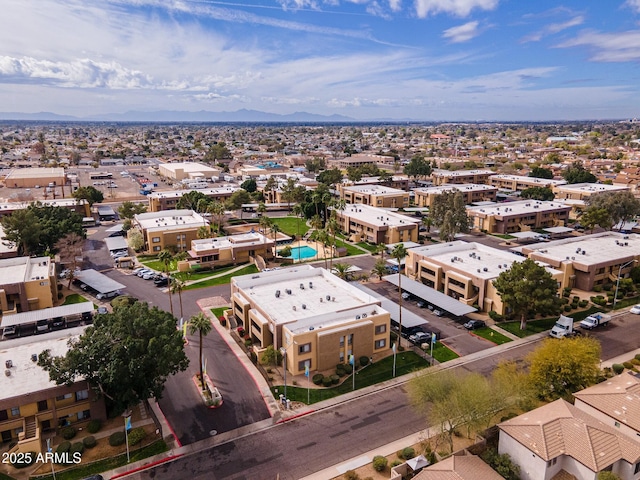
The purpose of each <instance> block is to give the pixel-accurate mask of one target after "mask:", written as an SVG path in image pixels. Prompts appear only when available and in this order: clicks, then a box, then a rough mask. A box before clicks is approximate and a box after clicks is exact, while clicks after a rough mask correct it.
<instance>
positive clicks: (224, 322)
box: [220, 318, 227, 327]
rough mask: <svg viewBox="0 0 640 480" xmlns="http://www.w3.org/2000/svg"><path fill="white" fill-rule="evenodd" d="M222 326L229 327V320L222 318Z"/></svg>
mask: <svg viewBox="0 0 640 480" xmlns="http://www.w3.org/2000/svg"><path fill="white" fill-rule="evenodd" d="M220 325H222V326H223V327H226V326H227V319H226V318H220Z"/></svg>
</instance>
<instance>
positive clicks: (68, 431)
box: [62, 427, 76, 440]
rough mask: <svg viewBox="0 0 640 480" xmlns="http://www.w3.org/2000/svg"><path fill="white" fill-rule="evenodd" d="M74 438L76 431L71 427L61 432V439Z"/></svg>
mask: <svg viewBox="0 0 640 480" xmlns="http://www.w3.org/2000/svg"><path fill="white" fill-rule="evenodd" d="M75 436H76V429H75V428H73V427H67V428H65V429H64V430H62V438H64V439H65V440H71V439H72V438H73V437H75Z"/></svg>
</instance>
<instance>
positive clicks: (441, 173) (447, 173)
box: [432, 169, 496, 177]
mask: <svg viewBox="0 0 640 480" xmlns="http://www.w3.org/2000/svg"><path fill="white" fill-rule="evenodd" d="M495 173H496V172H494V171H493V170H483V169H477V170H440V169H436V170H434V171H433V172H432V175H434V176H437V177H466V176H468V175H495Z"/></svg>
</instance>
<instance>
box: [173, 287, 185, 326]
mask: <svg viewBox="0 0 640 480" xmlns="http://www.w3.org/2000/svg"><path fill="white" fill-rule="evenodd" d="M184 287H185V283H184V282H183V281H182V280H180V279H178V278H173V279H172V280H171V293H177V294H178V301H179V303H180V318H184V311H183V309H182V291H183V290H184Z"/></svg>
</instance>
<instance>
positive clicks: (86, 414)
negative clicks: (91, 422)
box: [78, 410, 91, 420]
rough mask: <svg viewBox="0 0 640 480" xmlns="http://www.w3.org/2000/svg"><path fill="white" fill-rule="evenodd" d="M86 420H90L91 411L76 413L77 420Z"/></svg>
mask: <svg viewBox="0 0 640 480" xmlns="http://www.w3.org/2000/svg"><path fill="white" fill-rule="evenodd" d="M86 418H91V410H83V411H82V412H78V420H84V419H86Z"/></svg>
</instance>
